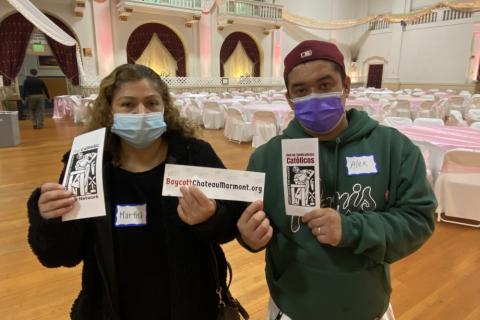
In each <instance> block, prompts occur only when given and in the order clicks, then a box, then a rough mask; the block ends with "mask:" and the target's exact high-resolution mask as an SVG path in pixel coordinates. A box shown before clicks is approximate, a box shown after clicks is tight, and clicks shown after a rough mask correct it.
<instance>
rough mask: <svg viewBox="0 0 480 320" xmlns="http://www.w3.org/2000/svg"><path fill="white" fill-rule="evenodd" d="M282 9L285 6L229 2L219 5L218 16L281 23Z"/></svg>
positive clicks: (243, 1) (244, 0) (241, 1)
mask: <svg viewBox="0 0 480 320" xmlns="http://www.w3.org/2000/svg"><path fill="white" fill-rule="evenodd" d="M282 8H283V6H280V5H276V4H271V3H265V2H258V1H250V0H240V1H239V0H227V1H224V2H223V3H222V4H221V5H219V11H218V14H219V15H232V16H240V17H247V18H256V19H263V20H270V21H272V20H273V21H279V20H281V19H282Z"/></svg>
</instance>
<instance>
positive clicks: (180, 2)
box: [128, 0, 205, 10]
mask: <svg viewBox="0 0 480 320" xmlns="http://www.w3.org/2000/svg"><path fill="white" fill-rule="evenodd" d="M128 2H133V3H143V4H158V5H161V6H168V7H174V8H182V9H191V10H202V9H203V5H204V2H205V1H204V0H128Z"/></svg>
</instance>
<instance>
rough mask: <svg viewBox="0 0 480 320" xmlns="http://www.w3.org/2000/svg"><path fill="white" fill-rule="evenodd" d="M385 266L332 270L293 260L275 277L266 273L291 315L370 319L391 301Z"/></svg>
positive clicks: (276, 296)
mask: <svg viewBox="0 0 480 320" xmlns="http://www.w3.org/2000/svg"><path fill="white" fill-rule="evenodd" d="M387 277H388V276H387V275H386V273H385V269H384V266H382V265H378V266H375V267H372V268H368V269H361V270H357V271H354V272H331V271H328V272H326V271H322V270H319V269H317V268H314V267H311V266H307V265H304V264H301V263H299V262H296V261H294V262H292V263H291V264H290V265H289V266H288V267H287V269H286V270H285V272H284V273H283V274H282V275H281V276H280V277H279V278H278V279H277V280H275V279H273V277H271V274H270V277H269V279H268V280H269V281H268V284H269V287H270V291H271V294H272V297H273V299H274V301H275V302H276V303H277V304H278V306H279V307H280V309H281V310H282V311H284V312H285V313H286V314H288V315H289V316H290V317H291V318H292V319H299V320H301V319H313V318H312V316H313V315H315V314H317V315H318V314H319V311H321V312H320V313H323V314H321V315H322V317H321V318H322V319H323V318H325V319H358V320H362V319H365V320H369V319H374V318H375V317H378V316H381V315H382V314H383V313H384V312H385V310H386V309H387V307H388V303H389V301H390V292H391V290H390V286H389V284H388V282H386V279H387Z"/></svg>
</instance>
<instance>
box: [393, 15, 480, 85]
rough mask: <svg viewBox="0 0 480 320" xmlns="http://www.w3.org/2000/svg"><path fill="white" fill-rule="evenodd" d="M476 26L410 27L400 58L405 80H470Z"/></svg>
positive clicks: (440, 81)
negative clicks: (474, 27)
mask: <svg viewBox="0 0 480 320" xmlns="http://www.w3.org/2000/svg"><path fill="white" fill-rule="evenodd" d="M472 40H473V25H472V24H471V23H463V24H454V25H444V26H438V27H417V28H413V27H412V28H408V29H407V31H406V32H404V37H403V45H402V54H401V59H400V78H401V80H402V82H415V83H451V84H455V83H467V82H468V81H469V79H468V69H469V64H470V56H471V55H472V52H471V46H472Z"/></svg>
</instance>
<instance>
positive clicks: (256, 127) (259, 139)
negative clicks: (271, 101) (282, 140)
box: [252, 111, 278, 148]
mask: <svg viewBox="0 0 480 320" xmlns="http://www.w3.org/2000/svg"><path fill="white" fill-rule="evenodd" d="M252 127H253V139H252V147H254V148H257V147H259V146H261V145H262V144H264V143H265V142H267V141H268V140H270V139H271V138H273V137H275V136H276V135H277V132H278V128H277V118H276V117H275V113H273V112H272V111H255V112H254V113H253V115H252Z"/></svg>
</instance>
